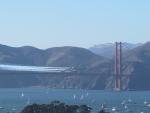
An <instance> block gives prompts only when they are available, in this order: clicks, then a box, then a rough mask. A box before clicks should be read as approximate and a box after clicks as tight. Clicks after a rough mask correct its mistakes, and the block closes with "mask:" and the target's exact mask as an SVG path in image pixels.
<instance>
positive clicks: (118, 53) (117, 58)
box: [115, 42, 122, 91]
mask: <svg viewBox="0 0 150 113" xmlns="http://www.w3.org/2000/svg"><path fill="white" fill-rule="evenodd" d="M115 45H116V46H115V48H116V52H115V91H120V90H121V62H122V43H121V42H116V44H115Z"/></svg>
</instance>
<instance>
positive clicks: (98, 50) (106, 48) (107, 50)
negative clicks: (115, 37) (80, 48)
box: [89, 42, 142, 58]
mask: <svg viewBox="0 0 150 113" xmlns="http://www.w3.org/2000/svg"><path fill="white" fill-rule="evenodd" d="M122 45H123V52H126V51H128V50H131V49H133V48H135V47H138V46H140V45H142V44H140V43H138V44H132V43H127V42H124V43H123V44H122ZM89 50H90V51H92V52H93V53H95V54H98V55H100V56H103V57H106V58H113V56H114V53H115V44H114V43H104V44H99V45H95V46H93V47H90V48H89Z"/></svg>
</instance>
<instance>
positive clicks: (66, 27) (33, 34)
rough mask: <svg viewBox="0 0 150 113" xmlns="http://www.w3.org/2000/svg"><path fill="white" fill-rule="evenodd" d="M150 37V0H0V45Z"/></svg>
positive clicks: (41, 45)
mask: <svg viewBox="0 0 150 113" xmlns="http://www.w3.org/2000/svg"><path fill="white" fill-rule="evenodd" d="M149 40H150V0H1V1H0V44H5V45H9V46H14V47H19V46H27V45H30V46H35V47H38V48H49V47H56V46H78V47H84V48H89V47H91V46H93V45H96V44H102V43H110V42H116V41H122V42H130V43H144V42H147V41H149Z"/></svg>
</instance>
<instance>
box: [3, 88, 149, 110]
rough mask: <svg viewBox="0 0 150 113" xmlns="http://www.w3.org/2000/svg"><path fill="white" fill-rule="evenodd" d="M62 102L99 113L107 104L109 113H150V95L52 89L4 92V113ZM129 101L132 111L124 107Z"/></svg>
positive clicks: (143, 93) (134, 92)
mask: <svg viewBox="0 0 150 113" xmlns="http://www.w3.org/2000/svg"><path fill="white" fill-rule="evenodd" d="M53 100H59V101H62V102H65V103H67V104H79V105H80V104H86V105H88V106H90V107H92V108H93V111H92V112H93V113H96V112H97V111H98V110H99V109H100V107H101V104H103V103H105V105H106V107H108V109H107V110H108V111H111V109H112V107H116V108H117V109H118V111H119V113H125V112H130V113H131V112H132V113H140V112H144V113H150V107H147V106H145V105H144V101H145V100H146V101H147V102H150V91H145V92H144V91H143V92H140V91H139V92H138V91H130V92H109V91H99V90H63V89H48V88H17V89H0V107H3V108H4V109H0V113H7V112H8V111H9V112H10V113H13V112H14V113H19V112H20V111H21V110H22V109H23V108H24V107H25V106H26V105H28V104H32V103H50V102H51V101H53ZM124 100H126V101H129V103H128V108H129V109H128V110H125V109H124V107H123V106H122V105H121V103H122V101H124Z"/></svg>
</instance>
